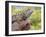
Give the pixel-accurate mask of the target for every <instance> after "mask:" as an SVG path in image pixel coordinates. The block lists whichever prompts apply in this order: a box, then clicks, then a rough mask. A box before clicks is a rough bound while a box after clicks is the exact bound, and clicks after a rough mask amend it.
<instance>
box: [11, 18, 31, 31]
mask: <svg viewBox="0 0 46 37" xmlns="http://www.w3.org/2000/svg"><path fill="white" fill-rule="evenodd" d="M30 24H31V23H30V21H28V20H25V19H23V20H21V19H20V20H18V21H15V22H14V23H13V24H12V31H23V30H29V29H30Z"/></svg>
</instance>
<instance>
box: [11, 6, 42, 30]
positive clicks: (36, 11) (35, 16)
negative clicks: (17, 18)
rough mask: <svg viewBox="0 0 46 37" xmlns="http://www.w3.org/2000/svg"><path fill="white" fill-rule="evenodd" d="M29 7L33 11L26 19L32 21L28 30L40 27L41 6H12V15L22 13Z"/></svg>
mask: <svg viewBox="0 0 46 37" xmlns="http://www.w3.org/2000/svg"><path fill="white" fill-rule="evenodd" d="M28 9H31V10H32V11H33V13H32V14H31V16H30V17H28V19H29V20H30V21H31V22H32V25H31V27H30V30H39V29H41V7H36V6H12V9H11V12H12V15H16V14H22V13H23V12H25V11H26V10H28Z"/></svg>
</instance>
